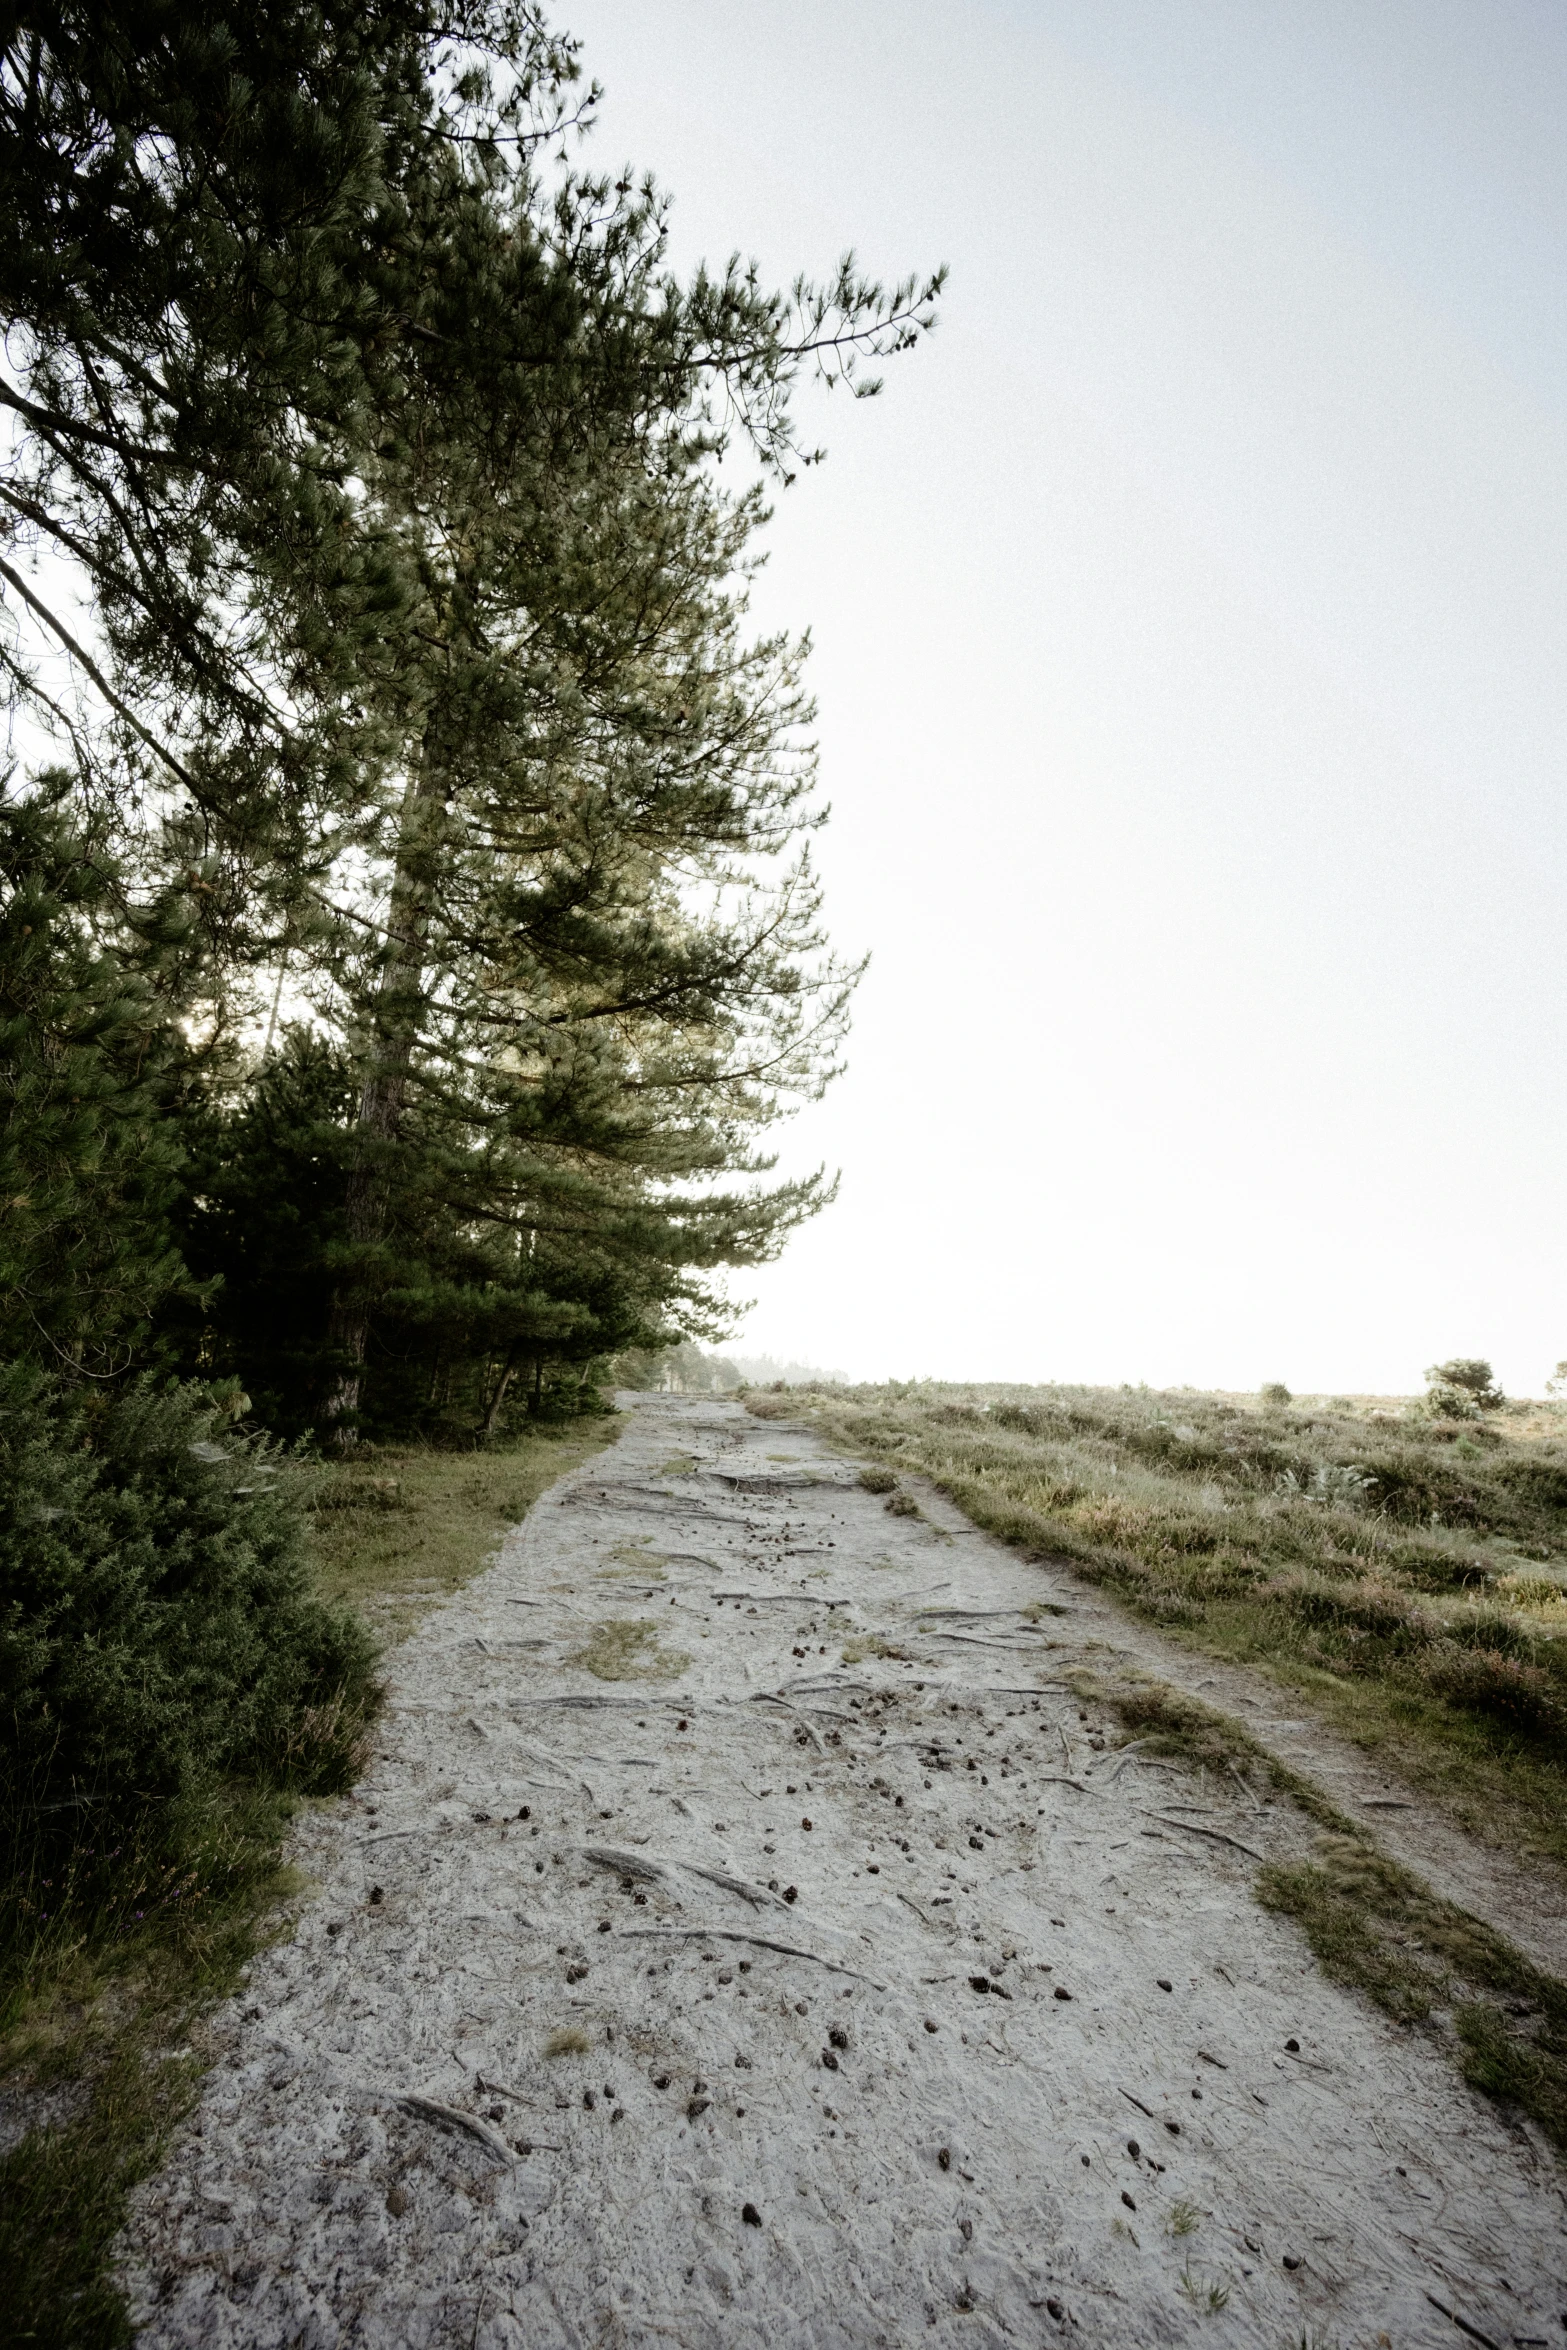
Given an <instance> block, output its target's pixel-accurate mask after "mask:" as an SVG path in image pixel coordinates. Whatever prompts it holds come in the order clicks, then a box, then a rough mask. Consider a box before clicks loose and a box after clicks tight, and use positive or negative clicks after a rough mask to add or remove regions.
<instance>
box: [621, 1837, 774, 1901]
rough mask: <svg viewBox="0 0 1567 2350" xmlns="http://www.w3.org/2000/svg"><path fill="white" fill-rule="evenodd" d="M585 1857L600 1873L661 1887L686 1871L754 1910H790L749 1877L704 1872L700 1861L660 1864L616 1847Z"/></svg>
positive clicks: (661, 1861)
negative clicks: (678, 1872) (736, 1896)
mask: <svg viewBox="0 0 1567 2350" xmlns="http://www.w3.org/2000/svg"><path fill="white" fill-rule="evenodd" d="M582 1857H583V1859H584V1860H585V1861H590V1862H591V1863H592V1865H593V1867H594V1868H596V1869H612V1870H613V1871H614V1872H615V1874H616V1875H617V1876H621V1877H641V1878H643V1879H644V1880H645V1881H646V1882H647V1883H648V1884H661V1883H664V1882H666V1881H667V1880H668V1878H669V1877H670V1876H671V1875H672V1874H673V1872H674V1871H675V1870H676V1869H684V1871H685V1872H686V1874H687V1876H690V1877H705V1878H706V1879H707V1882H708V1883H709V1884H710V1885H721V1886H722V1887H723V1889H724V1891H725V1892H726V1893H738V1894H739V1895H740V1897H741V1899H742V1900H743V1901H748V1902H750V1904H751V1906H752V1908H753V1909H756V1908H759V1907H761V1906H763V1905H764V1904H770V1905H771V1906H772V1907H773V1908H774V1909H787V1908H788V1906H789V1905H788V1903H787V1902H786V1901H784V1900H783V1898H782V1897H781V1896H780V1895H779V1894H777V1893H772V1892H769V1891H768V1888H767V1887H766V1886H765V1885H756V1884H753V1883H752V1882H751V1880H750V1878H749V1877H732V1876H730V1874H729V1872H728V1870H727V1869H709V1868H704V1867H703V1865H702V1863H701V1862H700V1861H699V1860H656V1859H650V1858H648V1857H647V1856H645V1855H644V1854H642V1853H638V1852H622V1851H621V1850H620V1849H619V1848H618V1846H616V1845H613V1844H584V1845H583V1847H582Z"/></svg>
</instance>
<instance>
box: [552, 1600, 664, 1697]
mask: <svg viewBox="0 0 1567 2350" xmlns="http://www.w3.org/2000/svg"><path fill="white" fill-rule="evenodd" d="M566 1662H567V1663H568V1664H571V1665H580V1666H581V1668H582V1670H583V1671H584V1672H586V1673H591V1674H592V1675H593V1677H594V1679H595V1680H597V1681H676V1680H678V1679H679V1677H680V1675H681V1674H682V1673H683V1672H684V1671H685V1669H686V1667H687V1665H689V1663H690V1662H691V1659H690V1658H689V1656H685V1655H682V1654H681V1653H680V1651H679V1650H677V1649H672V1648H662V1647H660V1645H659V1638H658V1626H657V1625H656V1624H654V1623H650V1622H648V1620H647V1619H646V1618H645V1617H643V1618H638V1617H636V1616H608V1617H606V1618H605V1619H604V1621H603V1622H602V1623H598V1624H595V1625H594V1627H593V1630H592V1632H591V1633H590V1634H589V1636H588V1639H587V1641H586V1643H585V1644H584V1645H583V1646H582V1647H581V1648H579V1649H576V1650H574V1652H573V1653H572V1654H571V1655H570V1656H569V1657H568V1658H567V1659H566Z"/></svg>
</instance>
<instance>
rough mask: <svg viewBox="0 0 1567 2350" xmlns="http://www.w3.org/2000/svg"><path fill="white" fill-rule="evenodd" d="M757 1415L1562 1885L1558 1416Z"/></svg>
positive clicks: (953, 1393) (1231, 1411) (1562, 1452)
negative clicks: (1359, 1751) (990, 1541)
mask: <svg viewBox="0 0 1567 2350" xmlns="http://www.w3.org/2000/svg"><path fill="white" fill-rule="evenodd" d="M759 1400H761V1399H758V1398H749V1399H748V1408H751V1406H753V1405H754V1404H755V1403H756V1402H757V1401H759ZM765 1400H766V1403H767V1406H768V1409H769V1413H770V1414H771V1412H772V1411H773V1410H775V1409H777V1408H780V1407H781V1408H785V1409H787V1410H789V1411H790V1412H792V1413H794V1414H795V1415H797V1416H798V1417H800V1418H802V1419H807V1420H809V1421H810V1422H811V1423H812V1424H813V1425H814V1426H815V1427H816V1428H817V1429H819V1430H820V1431H821V1432H822V1433H823V1434H824V1435H826V1436H828V1437H829V1439H830V1440H832V1441H833V1442H835V1443H836V1444H837V1445H838V1446H839V1447H840V1448H841V1449H842V1450H844V1451H847V1452H851V1453H854V1454H858V1455H859V1456H861V1457H862V1458H863V1457H864V1456H865V1455H867V1454H869V1455H870V1456H871V1461H872V1466H871V1468H870V1469H869V1471H868V1472H867V1474H868V1475H869V1476H871V1477H873V1478H875V1479H876V1480H877V1481H878V1482H880V1480H881V1479H883V1478H888V1479H892V1480H893V1482H894V1483H895V1482H896V1472H899V1471H918V1472H920V1473H922V1474H923V1475H925V1476H927V1477H929V1478H930V1479H931V1480H932V1482H933V1483H934V1484H936V1485H937V1486H938V1487H939V1488H940V1489H941V1490H942V1491H943V1492H945V1493H946V1494H947V1495H948V1496H949V1497H950V1498H951V1499H952V1500H953V1501H955V1502H956V1503H957V1505H958V1507H959V1508H960V1509H962V1510H963V1511H964V1513H965V1514H966V1515H967V1516H968V1517H969V1518H971V1519H972V1520H973V1521H974V1523H975V1524H976V1525H980V1526H983V1527H984V1528H986V1529H987V1531H989V1532H991V1533H993V1534H996V1535H998V1536H1000V1538H1001V1539H1002V1540H1003V1541H1006V1542H1009V1543H1012V1544H1015V1545H1016V1546H1018V1547H1019V1548H1021V1549H1023V1550H1025V1551H1030V1552H1033V1553H1034V1554H1036V1555H1038V1556H1040V1557H1041V1558H1046V1557H1048V1558H1051V1559H1059V1560H1063V1561H1066V1562H1067V1563H1069V1564H1070V1565H1071V1566H1072V1567H1073V1568H1074V1569H1075V1570H1076V1572H1078V1573H1079V1574H1081V1575H1082V1576H1084V1577H1085V1578H1086V1579H1087V1580H1089V1581H1091V1582H1094V1583H1096V1584H1098V1585H1100V1586H1101V1587H1102V1588H1104V1589H1105V1590H1106V1591H1108V1592H1110V1593H1112V1594H1113V1595H1114V1596H1115V1597H1116V1598H1117V1599H1118V1600H1119V1601H1120V1602H1121V1603H1122V1604H1123V1605H1125V1606H1126V1607H1128V1608H1129V1609H1131V1610H1132V1611H1133V1612H1135V1613H1136V1614H1137V1615H1139V1616H1141V1617H1143V1618H1144V1619H1145V1620H1146V1621H1148V1622H1150V1623H1152V1624H1155V1625H1157V1626H1158V1627H1159V1629H1160V1630H1161V1631H1163V1632H1165V1633H1167V1634H1168V1635H1169V1637H1170V1638H1171V1639H1172V1640H1174V1641H1176V1642H1177V1643H1179V1644H1180V1645H1182V1646H1184V1647H1187V1648H1190V1649H1193V1650H1196V1651H1200V1652H1201V1653H1203V1654H1206V1655H1211V1656H1218V1657H1223V1658H1225V1659H1227V1660H1230V1661H1233V1662H1236V1663H1240V1664H1245V1665H1248V1666H1250V1667H1252V1668H1254V1669H1257V1670H1260V1671H1262V1672H1264V1673H1266V1674H1268V1675H1269V1676H1270V1677H1271V1678H1272V1679H1273V1680H1274V1681H1275V1682H1276V1683H1277V1684H1278V1685H1279V1686H1280V1688H1281V1689H1282V1690H1284V1691H1286V1692H1287V1693H1288V1702H1289V1703H1290V1704H1291V1705H1292V1706H1294V1707H1299V1708H1301V1709H1306V1708H1310V1709H1311V1710H1312V1711H1314V1712H1316V1713H1317V1714H1319V1715H1320V1716H1321V1717H1322V1719H1323V1720H1324V1721H1325V1722H1327V1723H1328V1724H1329V1725H1331V1727H1333V1728H1334V1729H1336V1730H1337V1731H1339V1732H1340V1733H1342V1734H1343V1735H1345V1736H1347V1737H1349V1738H1351V1739H1353V1740H1355V1741H1356V1742H1357V1743H1359V1744H1360V1745H1362V1746H1364V1747H1366V1748H1368V1749H1370V1750H1373V1751H1376V1752H1377V1753H1379V1754H1380V1756H1381V1757H1382V1758H1383V1759H1384V1760H1385V1761H1386V1762H1387V1763H1388V1764H1389V1765H1390V1766H1391V1767H1392V1768H1394V1769H1396V1770H1398V1771H1400V1772H1401V1773H1403V1774H1404V1775H1405V1776H1406V1777H1407V1778H1408V1779H1409V1780H1410V1781H1411V1783H1412V1784H1414V1785H1416V1786H1418V1787H1420V1788H1421V1789H1422V1791H1423V1792H1425V1793H1426V1794H1427V1795H1429V1796H1431V1797H1432V1798H1433V1799H1434V1800H1435V1801H1437V1802H1439V1803H1440V1804H1442V1805H1443V1806H1444V1807H1445V1808H1446V1809H1447V1810H1448V1811H1449V1812H1450V1814H1451V1815H1452V1816H1453V1817H1454V1818H1455V1819H1456V1820H1457V1822H1458V1823H1459V1824H1460V1825H1461V1826H1463V1827H1464V1828H1466V1829H1467V1830H1468V1831H1469V1832H1470V1833H1472V1834H1474V1835H1477V1836H1479V1837H1481V1838H1482V1839H1485V1840H1488V1841H1492V1842H1496V1843H1499V1844H1504V1845H1506V1846H1509V1847H1510V1848H1511V1849H1512V1850H1514V1851H1515V1852H1517V1853H1519V1854H1520V1855H1522V1856H1523V1857H1524V1858H1525V1859H1526V1860H1528V1861H1529V1862H1530V1864H1531V1865H1532V1866H1534V1867H1536V1868H1539V1867H1540V1866H1542V1865H1543V1866H1546V1867H1551V1868H1554V1869H1556V1870H1558V1871H1559V1872H1561V1875H1562V1878H1563V1881H1564V1883H1567V1409H1559V1408H1557V1407H1555V1406H1540V1407H1522V1406H1509V1407H1508V1408H1507V1409H1506V1410H1504V1411H1501V1412H1498V1413H1492V1414H1487V1415H1486V1416H1485V1417H1484V1418H1483V1419H1481V1420H1471V1421H1453V1422H1446V1421H1441V1420H1435V1419H1433V1418H1432V1417H1431V1416H1430V1415H1429V1413H1427V1412H1425V1411H1423V1410H1422V1409H1420V1408H1419V1407H1417V1406H1414V1405H1409V1404H1402V1403H1398V1402H1396V1401H1395V1402H1392V1403H1389V1402H1387V1401H1386V1400H1382V1401H1378V1400H1377V1399H1374V1398H1363V1399H1358V1400H1357V1399H1350V1398H1344V1397H1335V1398H1333V1399H1332V1400H1331V1401H1326V1400H1320V1399H1319V1400H1311V1399H1301V1400H1298V1401H1296V1402H1295V1403H1293V1404H1290V1405H1283V1404H1280V1403H1277V1402H1274V1403H1271V1404H1264V1403H1263V1402H1262V1401H1260V1400H1259V1399H1258V1398H1256V1397H1241V1396H1219V1395H1203V1394H1197V1393H1195V1392H1190V1391H1186V1390H1177V1391H1173V1392H1166V1393H1158V1392H1154V1391H1152V1390H1148V1389H1135V1390H1134V1389H1120V1390H1116V1389H1106V1388H1081V1387H1051V1388H1009V1387H999V1386H997V1387H981V1386H970V1387H958V1386H946V1387H938V1386H935V1385H928V1384H927V1385H919V1386H906V1387H905V1386H888V1387H883V1388H855V1389H844V1388H837V1389H831V1390H828V1389H822V1390H817V1391H811V1390H804V1389H799V1390H795V1391H793V1393H792V1394H791V1395H790V1396H788V1397H787V1398H784V1397H779V1396H769V1397H768V1398H766V1399H765ZM884 1463H885V1464H887V1465H886V1466H883V1464H884Z"/></svg>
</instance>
